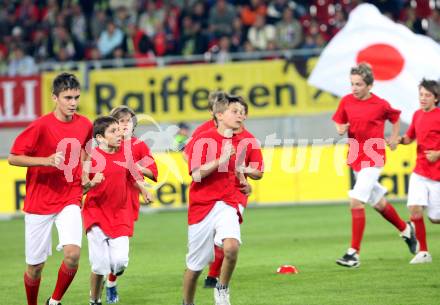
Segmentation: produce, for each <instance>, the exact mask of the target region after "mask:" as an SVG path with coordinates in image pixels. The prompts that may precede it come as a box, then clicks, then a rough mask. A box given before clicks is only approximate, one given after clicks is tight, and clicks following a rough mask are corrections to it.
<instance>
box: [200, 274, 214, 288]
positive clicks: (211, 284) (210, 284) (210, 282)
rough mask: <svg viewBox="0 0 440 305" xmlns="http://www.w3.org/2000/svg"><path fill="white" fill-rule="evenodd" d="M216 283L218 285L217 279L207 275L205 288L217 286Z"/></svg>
mask: <svg viewBox="0 0 440 305" xmlns="http://www.w3.org/2000/svg"><path fill="white" fill-rule="evenodd" d="M215 285H217V279H216V278H215V277H212V276H207V277H206V279H205V285H203V288H215Z"/></svg>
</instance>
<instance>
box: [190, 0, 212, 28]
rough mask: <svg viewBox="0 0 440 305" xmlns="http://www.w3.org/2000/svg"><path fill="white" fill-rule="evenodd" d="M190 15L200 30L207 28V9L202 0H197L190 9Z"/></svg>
mask: <svg viewBox="0 0 440 305" xmlns="http://www.w3.org/2000/svg"><path fill="white" fill-rule="evenodd" d="M191 17H192V20H193V21H194V22H198V23H199V24H200V28H201V30H204V29H207V28H208V25H209V23H208V10H207V9H206V7H205V4H204V2H203V1H197V2H196V3H194V6H193V7H192V10H191Z"/></svg>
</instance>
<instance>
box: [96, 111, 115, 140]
mask: <svg viewBox="0 0 440 305" xmlns="http://www.w3.org/2000/svg"><path fill="white" fill-rule="evenodd" d="M113 124H118V120H117V119H115V118H114V117H111V116H102V117H99V118H97V119H96V120H95V121H94V122H93V137H94V138H96V136H97V135H101V136H104V134H105V131H106V129H107V128H108V127H109V126H110V125H113Z"/></svg>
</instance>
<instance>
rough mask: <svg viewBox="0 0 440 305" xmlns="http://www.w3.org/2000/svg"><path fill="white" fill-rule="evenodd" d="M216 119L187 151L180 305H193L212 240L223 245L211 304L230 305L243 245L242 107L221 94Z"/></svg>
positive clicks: (210, 257)
mask: <svg viewBox="0 0 440 305" xmlns="http://www.w3.org/2000/svg"><path fill="white" fill-rule="evenodd" d="M214 117H215V119H216V122H217V128H216V129H210V130H208V131H206V132H203V133H201V134H200V135H199V136H198V137H196V138H195V139H194V141H193V144H192V145H190V146H189V147H187V150H186V153H187V156H188V166H189V172H190V174H191V176H192V178H193V182H192V183H191V186H190V190H189V207H188V224H189V227H188V254H187V256H186V265H187V270H186V272H185V275H184V283H183V304H184V305H192V304H194V296H195V291H196V284H197V279H198V277H199V275H200V273H201V271H202V270H203V268H204V267H205V266H206V265H207V264H209V262H211V261H212V260H213V258H214V244H218V245H222V246H223V251H224V254H225V260H224V263H223V267H222V272H221V275H220V279H219V282H218V283H217V287H216V288H215V289H214V298H215V304H216V305H230V301H229V282H230V279H231V277H232V273H233V271H234V268H235V264H236V262H237V257H238V250H239V247H240V244H241V238H240V224H239V223H240V220H241V215H240V213H239V208H238V200H237V198H236V194H235V179H236V174H235V156H234V155H235V149H234V147H233V144H232V136H233V131H234V130H238V129H239V128H240V126H241V123H242V121H243V119H244V111H243V107H242V105H241V104H240V103H239V102H238V101H236V100H233V101H231V100H229V99H228V98H226V96H225V97H224V98H222V99H219V100H218V101H216V103H215V104H214Z"/></svg>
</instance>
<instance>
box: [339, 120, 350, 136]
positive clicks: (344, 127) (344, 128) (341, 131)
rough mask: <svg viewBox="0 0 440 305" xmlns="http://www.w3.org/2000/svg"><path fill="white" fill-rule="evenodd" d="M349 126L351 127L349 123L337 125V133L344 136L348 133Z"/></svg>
mask: <svg viewBox="0 0 440 305" xmlns="http://www.w3.org/2000/svg"><path fill="white" fill-rule="evenodd" d="M349 126H350V124H349V123H346V124H339V123H335V127H336V131H337V132H338V134H339V135H340V136H343V135H344V134H345V133H346V132H347V130H348V127H349Z"/></svg>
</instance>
